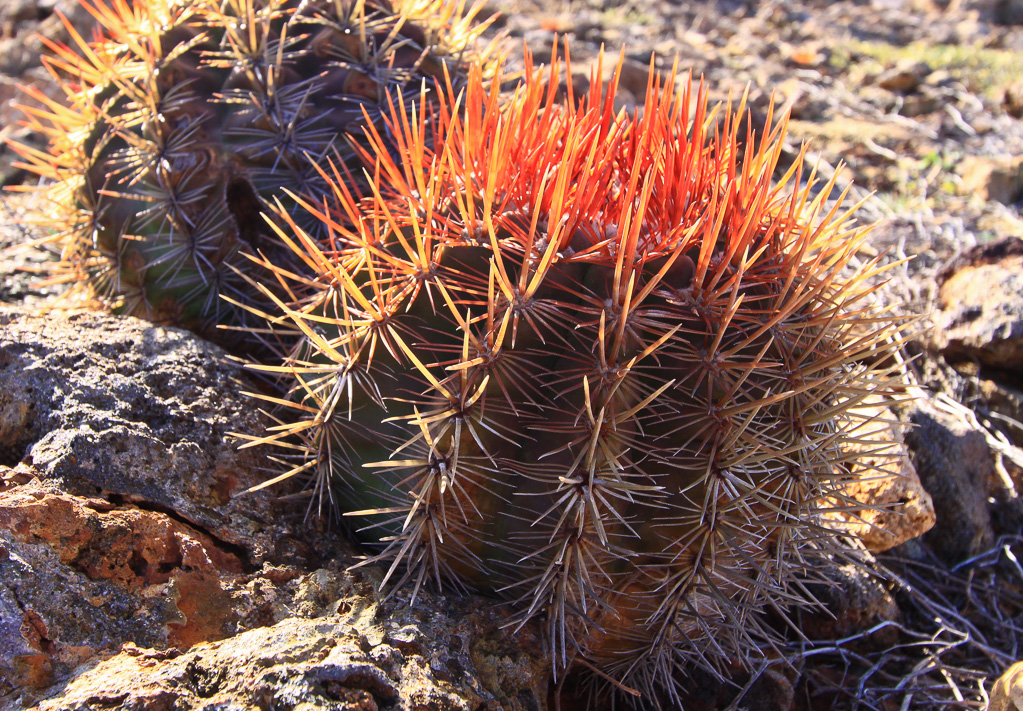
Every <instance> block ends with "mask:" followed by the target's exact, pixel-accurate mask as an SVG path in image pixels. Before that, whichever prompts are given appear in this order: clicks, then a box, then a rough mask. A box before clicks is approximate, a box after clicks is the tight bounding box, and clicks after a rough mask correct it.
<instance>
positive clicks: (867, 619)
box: [800, 563, 899, 649]
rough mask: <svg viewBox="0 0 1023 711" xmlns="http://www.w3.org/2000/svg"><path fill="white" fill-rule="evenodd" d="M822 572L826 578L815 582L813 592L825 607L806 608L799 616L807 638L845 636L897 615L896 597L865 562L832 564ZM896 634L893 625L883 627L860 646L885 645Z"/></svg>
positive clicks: (828, 638)
mask: <svg viewBox="0 0 1023 711" xmlns="http://www.w3.org/2000/svg"><path fill="white" fill-rule="evenodd" d="M819 572H820V573H821V577H822V578H824V580H825V582H824V583H820V584H817V585H815V586H812V592H813V593H814V595H815V596H816V597H817V599H818V600H819V601H820V603H821V604H822V607H823V609H817V610H813V609H811V610H805V611H803V612H802V615H801V618H800V622H801V624H800V628H801V632H802V633H803V634H804V635H806V637H807V638H808V639H811V640H835V639H843V638H845V637H850V636H852V635H855V634H858V633H860V632H864V631H866V630H869V629H871V628H872V627H875V626H877V625H879V624H881V623H882V622H888V621H891V620H895V619H896V618H897V617H898V615H899V607H898V605H897V604H896V603H895V599H894V598H893V597H892V595H891V593H889V592H888V590H887V589H886V588H885V586H884V585H883V584H882V583H881V581H880V580H879V579H878V577H877V575H876V574H874V573H872V572H871V571H870V570H869V569H868V567H867V566H866V565H858V564H852V563H847V564H845V565H832V566H830V567H827V568H825V569H823V570H821V571H819ZM896 636H897V632H896V631H895V630H894V629H889V628H882V629H880V630H878V631H877V632H875V633H874V634H873V635H871V636H869V637H867V638H865V639H864V640H862V644H861V646H862V647H865V648H874V647H877V648H879V649H880V648H884V647H886V646H887V645H890V644H891V643H892V642H893V641H894V639H893V638H894V637H896Z"/></svg>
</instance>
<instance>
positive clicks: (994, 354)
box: [936, 237, 1023, 372]
mask: <svg viewBox="0 0 1023 711" xmlns="http://www.w3.org/2000/svg"><path fill="white" fill-rule="evenodd" d="M939 281H940V291H939V305H940V307H941V311H942V313H941V316H940V318H939V321H938V325H939V329H938V332H937V333H936V340H937V343H936V345H937V346H938V347H939V348H940V349H941V350H942V353H943V354H944V355H945V357H946V358H948V359H949V360H952V361H957V360H975V361H978V362H979V363H981V364H982V365H984V366H987V367H990V368H994V369H997V370H1003V371H1010V372H1011V371H1016V372H1018V369H1019V367H1020V363H1023V239H1019V238H1016V237H1010V238H1007V239H1004V240H1001V241H999V242H993V243H991V244H985V245H980V246H978V247H976V248H974V249H971V250H968V251H967V252H966V253H964V254H962V255H960V256H959V257H958V258H957V259H956V260H955V261H954V262H953V263H952V264H951V265H950V266H949V267H948V268H947V269H946V270H945V271H944V273H943V274H942V275H941V277H940V279H939Z"/></svg>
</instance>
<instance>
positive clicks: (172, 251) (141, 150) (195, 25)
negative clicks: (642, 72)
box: [15, 0, 495, 342]
mask: <svg viewBox="0 0 1023 711" xmlns="http://www.w3.org/2000/svg"><path fill="white" fill-rule="evenodd" d="M82 3H83V5H84V6H85V7H86V8H87V9H88V10H89V12H90V13H91V14H92V15H93V16H94V17H95V18H96V20H97V22H98V26H99V30H100V31H99V33H98V34H97V36H96V37H95V38H94V39H93V40H92V41H87V40H86V39H85V38H83V37H82V36H81V34H79V33H78V32H77V31H76V30H75V28H74V27H73V26H71V24H70V23H68V22H66V21H65V25H66V26H67V31H68V32H69V33H70V36H71V38H72V40H73V46H71V47H69V46H64V45H61V44H58V43H54V42H49V41H48V42H47V44H48V45H49V48H50V50H51V51H52V56H51V57H48V58H46V63H47V66H48V67H49V69H50V71H51V73H52V74H53V75H54V77H55V78H56V79H57V80H58V81H59V82H60V85H61V86H62V88H63V90H64V92H65V94H66V99H67V103H66V104H65V103H63V102H60V101H56V100H52V99H49V98H47V97H46V96H45V95H44V94H42V93H41V92H39V91H37V90H33V89H26V91H27V93H28V94H29V96H31V97H33V98H34V99H35V100H36V101H37V102H38V104H39V106H34V107H23V108H24V110H25V111H26V112H27V114H28V115H29V117H30V125H31V126H33V127H34V128H35V129H36V130H37V131H39V132H40V133H42V134H44V135H45V136H47V137H48V139H49V149H48V150H46V151H39V150H35V149H32V148H30V147H28V146H17V145H15V149H16V150H18V151H19V152H20V153H21V155H22V156H23V157H24V159H25V163H24V164H23V167H26V168H28V169H29V170H30V171H32V172H34V173H36V174H37V175H39V176H41V177H42V178H44V179H46V182H47V185H46V186H45V188H44V191H45V193H44V194H45V197H46V198H47V199H48V200H50V201H52V203H53V204H54V206H55V209H56V212H57V213H58V214H57V216H56V218H55V219H54V220H53V222H52V224H51V225H50V227H52V228H53V230H54V233H53V235H52V236H51V237H49V238H48V239H47V240H46V241H49V242H53V243H55V244H56V245H57V246H59V248H60V250H61V257H62V259H61V261H60V263H59V264H58V265H57V267H56V271H55V275H54V278H55V279H56V280H62V281H69V282H71V284H72V296H82V297H85V298H86V299H87V300H93V299H94V300H97V301H99V302H100V303H101V304H102V305H104V306H106V307H108V308H112V309H114V310H115V311H118V312H123V313H130V314H134V315H139V316H143V317H146V318H149V319H152V320H156V321H159V322H164V323H171V324H177V325H185V326H188V327H190V328H193V329H194V330H197V331H199V332H201V333H203V334H204V335H207V336H212V337H216V338H217V340H221V341H222V342H223V341H225V339H226V340H228V341H229V340H230V339H229V338H227V337H226V335H225V334H224V332H222V331H221V332H219V333H218V332H216V331H213V330H212V327H213V326H216V325H217V324H222V323H237V322H238V320H239V317H240V316H241V315H244V314H245V313H246V312H245V311H244V310H240V309H236V308H233V307H232V306H231V305H230V304H229V303H228V302H227V301H224V300H222V299H221V298H220V297H221V296H228V297H230V298H231V299H232V300H235V301H242V302H249V303H251V301H252V297H253V296H254V294H253V293H252V292H251V290H249V289H248V288H247V286H246V284H245V282H244V281H243V280H242V279H241V278H240V277H239V276H238V275H237V274H236V273H235V271H236V270H237V269H239V268H241V267H243V266H244V265H246V264H247V263H246V262H245V261H244V260H243V258H242V257H241V254H242V253H243V252H252V251H256V250H267V251H268V252H269V253H270V254H275V255H276V256H277V257H278V258H279V259H282V260H283V259H286V254H285V253H284V252H283V251H282V250H280V249H278V248H277V247H278V245H276V244H275V242H274V241H273V240H272V239H268V235H269V230H268V229H267V227H266V225H265V223H264V222H263V220H262V219H261V218H260V216H259V213H260V211H261V210H262V209H264V207H265V204H266V202H267V201H268V200H269V198H270V197H271V196H272V195H274V194H277V193H278V192H279V189H280V187H281V186H282V185H283V186H287V187H288V188H289V189H290V190H291V191H293V192H295V193H298V194H301V195H304V196H306V197H307V199H310V200H317V199H318V196H319V195H321V194H322V193H323V192H324V191H325V190H326V189H327V186H326V185H325V184H323V182H322V181H321V179H320V176H319V174H318V173H317V172H316V170H315V169H314V168H313V164H312V161H314V160H323V159H324V158H325V157H327V156H331V157H332V158H334V159H335V160H338V161H341V162H346V161H347V162H349V163H352V164H354V162H355V154H354V151H353V149H352V147H351V141H350V139H349V138H348V135H349V134H350V135H354V136H356V137H359V136H362V135H363V134H362V130H361V127H362V126H363V124H364V123H365V122H367V121H368V122H374V121H376V122H379V121H380V120H381V113H382V111H381V109H382V107H385V106H386V105H385V97H386V96H387V95H388V94H389V93H392V92H398V93H401V92H412V93H414V94H415V95H418V93H419V88H420V83H421V80H422V79H423V78H426V77H443V76H445V74H447V75H449V76H451V77H453V78H454V79H453V81H455V83H456V84H457V83H458V82H459V77H460V75H461V73H462V72H463V61H473V62H477V63H481V65H482V66H483V67H485V68H486V67H488V66H489V61H490V57H491V55H493V54H495V49H494V45H484V46H483V47H482V48H481V49H480V50H479V51H478V52H477V51H475V50H474V49H473V47H475V46H476V44H477V39H478V37H479V34H480V33H481V32H482V31H483V29H485V27H486V25H487V23H481V24H475V23H474V22H473V18H474V16H475V14H476V12H477V11H478V10H479V5H477V6H475V7H473V8H469V9H467V8H466V0H395V2H394V4H393V5H392V4H391V3H390V2H389V1H388V0H301V1H299V0H226V1H225V0H145V1H139V2H135V3H129V2H127V0H111V3H112V4H110V5H105V4H102V2H100V0H96V1H95V2H94V3H90V2H89V0H82ZM485 71H486V69H485ZM429 84H430V86H433V81H430V82H429ZM356 142H357V141H356ZM303 214H304V213H303ZM305 228H306V229H307V230H308V231H311V232H314V231H315V230H316V228H317V225H316V222H315V221H314V220H307V221H306V223H305Z"/></svg>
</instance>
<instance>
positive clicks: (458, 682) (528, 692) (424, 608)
mask: <svg viewBox="0 0 1023 711" xmlns="http://www.w3.org/2000/svg"><path fill="white" fill-rule="evenodd" d="M244 378H245V375H244V373H242V372H241V371H240V369H239V368H238V367H237V366H235V365H233V364H231V363H229V362H228V361H226V359H225V358H224V355H223V352H222V351H221V350H219V349H218V348H216V347H215V346H212V345H209V344H207V343H204V342H202V341H201V340H199V339H198V338H196V337H195V336H193V335H191V334H189V333H187V332H184V331H179V330H177V329H170V328H161V327H158V326H153V325H152V324H148V323H145V322H143V321H140V320H137V319H133V318H118V317H113V316H105V315H100V314H93V313H77V314H72V315H70V316H60V315H55V314H54V315H49V316H45V317H44V316H34V315H29V314H25V313H21V312H18V311H14V310H6V311H0V431H2V433H3V434H2V439H0V442H3V443H4V445H5V447H4V449H3V450H2V452H0V454H2V459H0V697H3V699H4V702H8V701H10V702H11V703H15V702H18V703H21V704H22V705H25V706H31V705H33V704H34V703H35V702H36V701H37V700H38V698H47V699H48V701H47V702H46V703H45V704H44V705H43V707H44V708H75V707H82V708H84V707H86V706H88V705H89V704H92V705H93V706H95V705H96V704H102V703H109V704H110V705H113V706H119V707H121V708H127V707H133V706H132V704H137V707H139V708H164V706H162V705H161V704H166V703H170V700H174V699H176V700H178V701H179V702H180V703H181V704H184V705H186V706H191V705H192V704H193V702H194V703H198V701H197V699H200V698H205V697H204V696H203V695H204V694H205V693H206V692H209V695H211V696H216V693H219V692H216V689H220V684H221V682H220V681H218V680H223V685H224V689H225V691H224V692H223V693H224V695H225V696H224V697H223V698H224V699H234V701H233V702H232V703H237V704H238V705H239V706H251V705H253V704H255V705H259V704H258V703H256V701H254V699H255V700H258V699H260V698H263V697H261V696H260V694H263V693H264V692H265V693H269V694H270V696H268V697H266V698H271V697H273V694H275V693H278V692H280V693H284V694H285V695H287V694H292V695H293V697H292V696H289V697H288V698H294V699H295V703H296V704H297V703H299V701H302V700H306V701H307V702H308V703H311V704H314V706H313V707H315V704H317V703H321V702H322V703H326V701H324V700H323V699H320V700H319V701H318V700H317V698H314V697H315V694H317V693H320V694H326V697H324V698H327V697H330V698H333V699H334V701H335V702H336V701H342V702H350V703H352V704H362V705H363V706H365V708H372V705H371V704H386V703H393V702H397V701H398V700H399V699H407V700H408V704H409V705H408V706H406V707H407V708H452V709H454V708H467V709H477V708H480V709H491V708H492V709H497V708H507V709H519V708H521V709H523V710H525V709H530V710H532V709H542V708H544V705H545V703H546V702H545V698H546V685H547V681H548V674H549V669H550V664H549V661H548V660H547V659H546V657H545V654H544V652H543V650H542V649H541V645H540V642H539V638H538V636H537V634H536V633H535V631H534V630H533V628H532V627H526V628H524V629H522V630H518V631H515V632H512V631H511V630H508V629H504V625H505V624H507V619H506V617H505V616H504V614H503V613H502V612H500V611H499V610H498V609H497V607H496V605H495V604H494V603H493V602H492V601H487V600H483V599H479V598H465V597H457V596H439V595H437V596H431V595H429V594H427V593H425V592H421V593H420V595H419V597H418V599H417V600H416V601H415V602H414V603H413V601H412V600H410V599H409V595H408V593H407V592H405V591H399V592H397V593H394V594H393V595H392V596H391V597H389V598H388V599H386V600H382V599H381V598H380V596H379V594H378V590H379V588H380V585H379V578H380V577H381V573H379V571H376V570H375V569H372V568H367V569H365V570H361V571H359V573H358V574H349V573H345V572H343V569H344V568H345V567H347V566H349V565H351V564H353V563H354V562H355V561H356V558H355V557H354V555H353V554H352V549H351V548H350V546H349V545H348V544H347V543H346V542H345V541H344V540H343V539H342V538H340V537H339V536H338V534H337V533H335V532H331V531H328V530H317V528H316V527H315V526H314V525H313V522H307V523H303V513H304V507H303V506H302V505H301V504H299V505H296V504H294V503H286V502H281V501H279V500H277V498H276V496H277V493H288V492H289V491H290V490H289V489H288V487H287V486H285V487H283V488H279V489H278V491H277V492H274V493H269V492H266V491H260V492H256V493H251V494H245V493H244V492H245V491H246V490H247V489H248V488H250V487H251V486H253V485H254V484H257V483H259V482H260V481H261V480H263V479H264V478H265V477H266V476H267V475H266V474H265V473H264V472H262V471H261V468H262V466H263V460H262V459H261V455H260V454H259V453H257V452H255V451H253V450H244V451H242V452H239V451H238V450H237V449H236V446H237V441H234V440H232V439H231V438H229V437H228V432H230V431H238V432H241V433H248V434H256V433H261V432H262V429H263V427H264V422H263V419H262V417H261V416H260V415H259V414H258V412H257V410H256V408H255V407H254V406H253V404H252V402H251V401H250V400H249V399H248V398H247V397H246V396H245V395H244V394H243V393H244V391H245V390H251V389H254V386H253V385H252V384H251V383H246V382H245V380H244ZM317 568H319V569H318V570H317ZM310 570H312V571H315V572H311V573H310V572H308V571H310ZM308 618H321V619H324V620H327V622H324V626H317V624H319V623H316V624H313V623H310V624H309V625H307V624H305V620H306V619H308ZM275 624H279V625H283V627H281V628H280V629H282V630H298V631H295V632H293V633H292V632H287V633H285V632H280V633H278V632H273V631H268V630H267V626H269V625H275ZM288 625H290V627H289V626H288ZM275 629H277V628H275ZM246 635H248V636H246ZM288 635H292V637H293V638H292V639H290V640H288V639H285V638H286V637H287V636H288ZM267 640H270V643H272V644H273V645H284V646H283V647H280V646H272V647H271V648H269V649H268V650H264V651H265V654H269V655H275V654H281V655H283V656H281V657H280V658H279V660H278V661H279V663H280V664H282V665H283V666H282V667H280V669H278V668H277V667H274V669H273V670H272V671H265V670H264V671H265V674H264V673H263V672H260V673H259V674H256V673H255V672H252V678H258V679H260V680H263V681H262V682H260V683H264V682H265V686H263V687H259V688H256V689H255V690H254V691H253V690H252V689H253V688H255V687H252V686H246V684H247V682H246V681H245V679H246V676H245V674H246V673H248V672H247V670H251V669H252V668H254V667H255V666H258V665H259V664H261V663H262V662H261V661H260V660H263V659H266V657H265V656H260V655H261V654H263V652H260V651H259V650H260V645H261V644H266V643H268V642H267ZM282 640H283V641H282ZM225 644H226V645H227V646H223V645H225ZM126 645H128V646H126ZM218 645H221V646H218ZM289 645H290V646H289ZM342 648H343V653H342V652H336V654H338V655H341V656H339V657H337V659H336V660H335V658H334V657H332V656H331V655H332V654H335V652H332V651H330V650H336V649H342ZM118 650H121V651H120V652H118ZM186 650H199V651H196V652H194V653H193V652H191V651H186ZM210 650H214V651H210ZM216 650H227V651H223V656H222V657H218V656H217V655H218V654H220V653H221V652H219V651H216ZM324 650H326V651H324ZM182 653H184V655H182ZM321 653H322V654H321ZM235 654H237V655H241V656H240V657H239V659H238V660H235V662H231V659H232V655H235ZM246 654H248V655H249V656H247V657H246V656H245V655H246ZM324 654H326V655H327V656H326V658H324V657H323V655H324ZM189 655H191V656H189ZM303 655H306V656H303ZM353 655H354V656H353ZM179 657H180V658H181V659H184V660H185V662H186V663H188V660H194V665H193V666H192V667H189V669H199V671H197V672H195V673H193V672H191V671H189V672H187V673H186V672H181V671H180V668H178V667H174V663H175V661H174V660H176V659H178V658H179ZM211 658H212V659H213V660H214V661H213V662H211V665H212V666H210V667H209V671H208V672H207V671H203V670H204V669H206V667H204V666H202V665H203V664H205V663H206V662H205V661H204V660H207V659H211ZM243 658H244V660H243ZM103 660H106V661H103ZM200 660H203V661H200ZM242 661H245V663H246V664H248V663H251V666H244V665H243V664H242ZM83 664H86V665H91V666H89V669H88V670H85V669H84V668H83V667H82V665H83ZM232 664H234V665H233V666H232ZM195 665H198V666H195ZM324 665H326V666H324ZM171 667H173V669H171ZM161 670H163V671H166V673H167V675H170V676H166V675H164V676H161V673H162V671H161ZM168 670H169V671H168ZM324 670H325V671H324ZM338 670H341V671H338ZM352 670H355V671H352ZM179 672H180V673H182V674H184V676H183V677H180V678H181V679H184V680H185V681H182V682H181V684H180V685H178V682H177V681H173V679H178V678H179V677H178V676H175V675H177V674H179ZM321 672H322V674H325V675H326V676H322V675H320V674H321ZM332 674H333V675H334V676H331V675H332ZM338 674H340V675H341V676H340V677H338V676H337V675H338ZM275 675H277V676H275ZM318 675H320V676H318ZM274 678H277V679H278V680H279V681H280V682H281V684H282V686H280V687H279V688H278V687H274V688H275V689H277V691H272V690H271V691H268V690H269V689H270V686H272V684H271V681H270V680H271V679H274ZM168 679H171V680H172V681H167V680H168ZM352 679H356V681H352V683H351V684H349V685H348V686H346V684H348V682H349V681H351V680H352ZM363 682H365V684H364V683H363ZM168 684H169V687H168ZM366 684H369V686H366ZM51 685H53V686H52V688H49V689H47V688H46V687H50V686H51ZM196 685H198V686H196ZM349 686H350V687H351V688H350V689H349ZM214 687H215V688H214ZM246 689H249V691H246ZM310 689H311V690H312V691H310ZM79 690H81V694H82V696H76V694H78V692H79ZM324 690H325V691H324ZM250 691H251V693H250ZM307 692H308V693H307ZM314 692H315V693H314ZM392 692H393V693H392ZM246 694H249V695H248V696H246ZM310 694H312V695H311V696H310ZM331 694H334V696H333V697H331ZM217 698H220V697H217ZM282 698H283V697H282ZM90 699H91V700H90ZM225 703H227V702H226V701H225ZM282 703H283V702H282ZM416 704H420V706H416ZM310 708H312V707H310Z"/></svg>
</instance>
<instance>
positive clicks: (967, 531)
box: [906, 402, 995, 563]
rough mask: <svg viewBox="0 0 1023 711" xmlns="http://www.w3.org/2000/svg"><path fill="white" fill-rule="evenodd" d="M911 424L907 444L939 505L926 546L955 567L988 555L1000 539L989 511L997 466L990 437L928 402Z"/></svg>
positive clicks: (918, 409) (915, 410) (911, 414)
mask: <svg viewBox="0 0 1023 711" xmlns="http://www.w3.org/2000/svg"><path fill="white" fill-rule="evenodd" d="M907 419H908V421H909V422H910V423H911V424H912V425H913V427H911V428H910V429H908V430H907V432H906V444H908V445H909V449H910V452H911V453H912V460H913V465H914V466H915V467H916V471H917V473H918V474H919V475H920V481H921V483H922V484H923V486H924V488H925V489H926V490H927V492H928V493H929V494H930V495H931V499H932V501H933V502H934V513H935V518H936V521H935V525H934V527H933V528H932V529H931V530H930V531H928V532H927V533H925V534H924V537H923V540H924V541H925V542H926V543H928V544H929V545H930V547H931V548H932V549H933V550H934V552H935V553H937V554H938V555H939V557H941V558H943V559H944V560H945V561H947V562H949V563H958V562H959V561H962V560H964V559H966V558H969V557H971V556H974V555H977V554H978V553H981V552H983V551H985V550H987V549H988V548H990V547H991V545H992V544H993V543H994V538H995V535H994V529H993V528H992V523H991V514H990V511H989V510H988V491H989V482H990V480H991V478H992V476H994V460H993V457H992V454H991V450H990V449H988V445H987V441H986V440H985V438H984V435H983V434H981V433H980V432H978V431H977V430H975V429H972V428H971V427H970V426H969V425H968V424H966V423H965V422H963V421H961V420H960V419H958V418H956V417H954V416H952V415H950V414H948V413H946V412H944V411H942V410H939V409H937V408H936V407H934V406H933V405H930V404H928V403H926V402H918V403H916V404H915V406H914V407H913V408H912V410H910V411H909V412H908V414H907Z"/></svg>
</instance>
